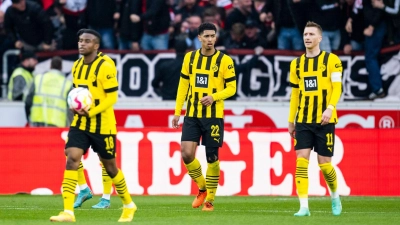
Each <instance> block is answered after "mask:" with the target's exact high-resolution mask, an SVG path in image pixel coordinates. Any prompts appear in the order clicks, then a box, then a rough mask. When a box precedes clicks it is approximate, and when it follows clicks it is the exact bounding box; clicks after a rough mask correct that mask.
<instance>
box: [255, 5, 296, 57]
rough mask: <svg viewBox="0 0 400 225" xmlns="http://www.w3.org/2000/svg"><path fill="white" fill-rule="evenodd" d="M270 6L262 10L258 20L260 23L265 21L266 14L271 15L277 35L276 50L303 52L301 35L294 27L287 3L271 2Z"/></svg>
mask: <svg viewBox="0 0 400 225" xmlns="http://www.w3.org/2000/svg"><path fill="white" fill-rule="evenodd" d="M270 4H271V5H270V6H269V7H268V8H264V9H263V13H261V14H260V20H261V22H264V21H266V18H267V15H268V13H272V15H273V18H274V20H273V23H274V27H275V32H276V34H277V42H278V43H277V48H278V49H281V50H304V44H303V35H302V33H300V32H299V30H298V29H297V27H296V24H295V22H294V19H293V17H292V15H291V13H290V9H289V4H288V1H287V0H284V1H280V0H273V1H270ZM264 18H265V19H264Z"/></svg>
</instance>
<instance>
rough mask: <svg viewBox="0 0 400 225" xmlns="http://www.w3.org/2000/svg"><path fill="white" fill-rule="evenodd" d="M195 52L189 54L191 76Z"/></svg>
mask: <svg viewBox="0 0 400 225" xmlns="http://www.w3.org/2000/svg"><path fill="white" fill-rule="evenodd" d="M196 52H197V51H192V53H190V61H189V74H192V67H193V60H194V57H195V56H196Z"/></svg>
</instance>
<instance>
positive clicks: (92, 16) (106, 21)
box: [75, 0, 120, 49]
mask: <svg viewBox="0 0 400 225" xmlns="http://www.w3.org/2000/svg"><path fill="white" fill-rule="evenodd" d="M117 2H118V1H117V0H101V1H99V0H87V10H86V18H87V25H88V26H89V28H90V29H93V30H95V31H97V32H99V34H100V35H101V46H100V48H101V49H115V44H116V42H115V33H114V26H115V23H116V22H118V20H119V16H120V15H119V11H118V8H117ZM75 40H76V39H75Z"/></svg>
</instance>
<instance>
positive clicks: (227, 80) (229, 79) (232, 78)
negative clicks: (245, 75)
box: [225, 76, 236, 83]
mask: <svg viewBox="0 0 400 225" xmlns="http://www.w3.org/2000/svg"><path fill="white" fill-rule="evenodd" d="M235 80H236V76H233V77H230V78H228V79H226V80H225V83H228V82H232V81H235Z"/></svg>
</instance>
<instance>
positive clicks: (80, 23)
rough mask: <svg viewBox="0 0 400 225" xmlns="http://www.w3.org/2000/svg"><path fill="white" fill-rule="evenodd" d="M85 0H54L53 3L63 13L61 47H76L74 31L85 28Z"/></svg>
mask: <svg viewBox="0 0 400 225" xmlns="http://www.w3.org/2000/svg"><path fill="white" fill-rule="evenodd" d="M86 2H87V0H56V1H55V5H56V7H57V8H59V10H60V11H61V13H62V14H63V20H64V25H65V29H64V30H63V31H62V41H61V42H62V46H61V48H62V49H76V45H77V39H76V33H78V31H79V30H80V29H82V28H86V27H87V25H86V19H85V13H86Z"/></svg>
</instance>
